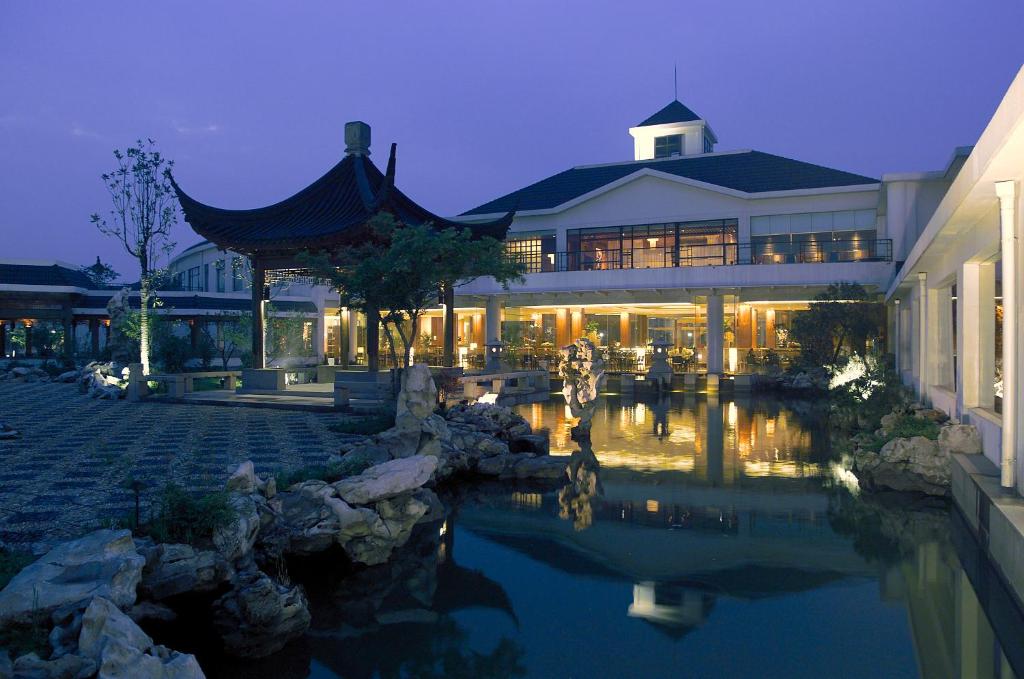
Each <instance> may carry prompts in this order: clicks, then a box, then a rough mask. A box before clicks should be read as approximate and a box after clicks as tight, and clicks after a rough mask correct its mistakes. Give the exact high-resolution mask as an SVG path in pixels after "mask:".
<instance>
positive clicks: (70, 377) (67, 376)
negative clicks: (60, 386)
mask: <svg viewBox="0 0 1024 679" xmlns="http://www.w3.org/2000/svg"><path fill="white" fill-rule="evenodd" d="M77 379H78V371H77V370H68V371H67V372H63V373H61V374H60V375H57V381H58V382H74V381H75V380H77Z"/></svg>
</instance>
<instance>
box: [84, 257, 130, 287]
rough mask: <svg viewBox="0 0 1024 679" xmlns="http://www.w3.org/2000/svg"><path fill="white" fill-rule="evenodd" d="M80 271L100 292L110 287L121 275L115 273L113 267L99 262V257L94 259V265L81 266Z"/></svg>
mask: <svg viewBox="0 0 1024 679" xmlns="http://www.w3.org/2000/svg"><path fill="white" fill-rule="evenodd" d="M80 271H81V272H82V273H84V274H85V275H86V276H88V277H89V280H90V281H92V284H93V287H95V288H97V289H100V290H102V289H105V288H109V287H112V286H113V284H114V283H115V282H116V281H117V279H119V278H120V277H121V274H119V273H117V271H115V270H114V267H112V266H110V265H109V264H104V263H103V262H101V261H100V258H99V257H97V258H96V263H95V264H92V265H90V266H83V267H82V268H81V269H80Z"/></svg>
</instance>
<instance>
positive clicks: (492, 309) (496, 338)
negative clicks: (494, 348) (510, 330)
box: [484, 295, 501, 344]
mask: <svg viewBox="0 0 1024 679" xmlns="http://www.w3.org/2000/svg"><path fill="white" fill-rule="evenodd" d="M486 311H487V314H486V318H485V321H484V327H485V332H486V336H485V343H486V344H497V343H498V342H501V298H500V297H498V296H497V295H490V296H489V297H488V298H487V309H486Z"/></svg>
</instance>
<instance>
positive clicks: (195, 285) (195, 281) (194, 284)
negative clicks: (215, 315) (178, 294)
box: [186, 266, 200, 290]
mask: <svg viewBox="0 0 1024 679" xmlns="http://www.w3.org/2000/svg"><path fill="white" fill-rule="evenodd" d="M186 289H187V290H199V289H200V287H199V267H198V266H194V267H192V268H191V269H189V270H188V287H187V288H186Z"/></svg>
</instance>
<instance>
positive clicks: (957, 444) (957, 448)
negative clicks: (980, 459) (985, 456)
mask: <svg viewBox="0 0 1024 679" xmlns="http://www.w3.org/2000/svg"><path fill="white" fill-rule="evenodd" d="M939 447H940V448H942V449H944V450H945V451H946V454H947V455H952V454H957V453H959V454H961V455H975V454H977V453H980V452H981V434H979V433H978V428H977V427H975V426H974V425H971V424H949V425H946V426H945V427H943V428H942V429H940V430H939Z"/></svg>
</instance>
